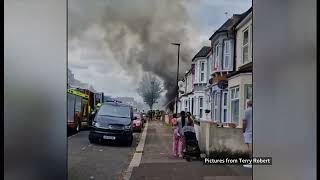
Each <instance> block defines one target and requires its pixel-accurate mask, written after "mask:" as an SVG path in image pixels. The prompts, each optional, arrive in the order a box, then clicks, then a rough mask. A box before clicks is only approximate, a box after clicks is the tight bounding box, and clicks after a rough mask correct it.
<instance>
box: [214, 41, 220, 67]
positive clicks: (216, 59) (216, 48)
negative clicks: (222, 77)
mask: <svg viewBox="0 0 320 180" xmlns="http://www.w3.org/2000/svg"><path fill="white" fill-rule="evenodd" d="M219 46H220V44H219V43H217V44H216V45H215V46H214V58H213V70H214V71H217V70H218V69H219Z"/></svg>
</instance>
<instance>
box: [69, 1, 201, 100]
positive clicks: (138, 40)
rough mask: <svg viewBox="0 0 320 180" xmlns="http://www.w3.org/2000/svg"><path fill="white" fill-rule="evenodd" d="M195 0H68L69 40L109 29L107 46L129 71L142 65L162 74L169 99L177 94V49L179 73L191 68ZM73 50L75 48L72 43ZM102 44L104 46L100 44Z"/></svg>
mask: <svg viewBox="0 0 320 180" xmlns="http://www.w3.org/2000/svg"><path fill="white" fill-rule="evenodd" d="M192 3H194V2H192V1H191V0H94V1H88V0H69V21H68V22H69V31H68V32H69V39H72V38H75V37H76V38H81V34H82V33H83V32H84V31H85V30H87V29H88V28H90V27H92V26H97V27H99V28H100V29H102V31H103V32H104V37H103V39H104V41H105V44H106V47H107V48H108V49H109V51H111V53H112V55H113V57H114V58H115V59H117V60H118V61H119V63H120V64H121V65H122V66H124V67H125V68H126V69H127V70H128V73H130V74H132V75H134V76H138V74H137V69H138V68H139V67H142V69H143V70H144V71H145V72H152V73H154V74H155V75H157V76H158V77H160V78H161V79H162V80H163V82H164V87H165V89H166V90H167V94H166V98H167V101H170V100H172V99H173V98H174V96H175V88H176V65H177V47H176V46H173V45H171V44H170V43H172V42H180V43H181V51H180V74H181V75H182V74H183V73H184V72H185V71H186V70H187V68H189V66H190V61H191V58H192V55H193V53H195V49H194V48H193V46H194V44H192V41H191V39H190V37H193V35H192V34H193V31H192V26H191V25H190V24H189V22H190V19H189V15H188V11H187V6H190V5H192ZM69 48H72V47H69ZM99 48H101V47H99Z"/></svg>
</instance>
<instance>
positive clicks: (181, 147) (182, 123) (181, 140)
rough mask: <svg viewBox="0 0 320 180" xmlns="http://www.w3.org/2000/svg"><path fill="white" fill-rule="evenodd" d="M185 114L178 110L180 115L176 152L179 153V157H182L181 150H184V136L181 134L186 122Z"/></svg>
mask: <svg viewBox="0 0 320 180" xmlns="http://www.w3.org/2000/svg"><path fill="white" fill-rule="evenodd" d="M186 119H187V116H186V112H184V111H181V112H180V117H179V118H178V121H177V122H178V127H179V134H180V137H179V143H178V146H179V148H178V153H179V157H183V152H184V151H185V138H184V136H183V127H184V126H186V124H187V122H186Z"/></svg>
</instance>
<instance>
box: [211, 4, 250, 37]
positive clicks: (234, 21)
mask: <svg viewBox="0 0 320 180" xmlns="http://www.w3.org/2000/svg"><path fill="white" fill-rule="evenodd" d="M250 12H252V7H251V8H250V9H248V10H247V11H246V12H244V13H242V14H234V15H233V16H232V17H231V18H229V19H228V20H227V21H226V22H225V23H224V24H222V26H220V28H219V29H218V30H216V31H215V32H214V33H213V34H212V35H211V37H210V38H209V40H212V39H213V37H214V36H215V35H217V34H218V33H221V32H228V31H232V30H233V29H234V28H235V27H236V26H237V25H238V23H239V22H240V21H241V20H242V19H243V18H245V17H246V16H247V15H248V14H249V13H250Z"/></svg>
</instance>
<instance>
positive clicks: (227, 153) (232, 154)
mask: <svg viewBox="0 0 320 180" xmlns="http://www.w3.org/2000/svg"><path fill="white" fill-rule="evenodd" d="M209 158H215V159H223V158H230V159H236V158H243V159H249V158H250V156H249V153H247V152H243V151H232V150H230V149H218V150H213V151H211V152H210V153H209Z"/></svg>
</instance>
